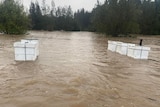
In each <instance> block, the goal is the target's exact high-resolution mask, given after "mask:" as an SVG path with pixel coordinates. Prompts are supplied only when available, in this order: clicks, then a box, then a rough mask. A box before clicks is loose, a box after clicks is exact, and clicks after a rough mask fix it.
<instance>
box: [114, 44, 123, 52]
mask: <svg viewBox="0 0 160 107" xmlns="http://www.w3.org/2000/svg"><path fill="white" fill-rule="evenodd" d="M116 43H117V46H116V52H117V53H121V47H122V44H123V42H116Z"/></svg>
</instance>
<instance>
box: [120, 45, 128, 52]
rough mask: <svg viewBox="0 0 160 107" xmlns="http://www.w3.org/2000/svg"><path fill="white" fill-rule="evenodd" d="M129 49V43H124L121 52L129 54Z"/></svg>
mask: <svg viewBox="0 0 160 107" xmlns="http://www.w3.org/2000/svg"><path fill="white" fill-rule="evenodd" d="M127 51H128V43H122V44H121V51H120V54H122V55H127Z"/></svg>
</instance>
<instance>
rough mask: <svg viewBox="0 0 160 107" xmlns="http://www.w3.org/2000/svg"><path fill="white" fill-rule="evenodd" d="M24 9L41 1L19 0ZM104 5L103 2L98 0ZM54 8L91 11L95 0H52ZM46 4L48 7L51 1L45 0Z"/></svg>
mask: <svg viewBox="0 0 160 107" xmlns="http://www.w3.org/2000/svg"><path fill="white" fill-rule="evenodd" d="M21 1H22V2H23V4H24V6H25V7H27V8H29V6H30V3H31V1H33V2H34V1H38V2H39V4H40V5H41V4H42V0H21ZM99 1H100V2H101V3H104V1H105V0H99ZM54 2H55V5H56V7H58V6H69V5H70V6H71V7H72V10H73V11H76V10H77V9H81V8H85V10H88V11H91V10H92V8H93V7H94V6H95V4H96V3H97V0H54ZM46 4H47V5H49V6H50V4H51V0H46Z"/></svg>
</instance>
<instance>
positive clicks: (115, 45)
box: [108, 41, 117, 52]
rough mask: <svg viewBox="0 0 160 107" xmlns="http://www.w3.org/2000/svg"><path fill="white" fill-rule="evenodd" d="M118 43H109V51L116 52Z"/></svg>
mask: <svg viewBox="0 0 160 107" xmlns="http://www.w3.org/2000/svg"><path fill="white" fill-rule="evenodd" d="M116 47H117V43H116V42H115V41H108V50H110V51H112V52H115V51H116Z"/></svg>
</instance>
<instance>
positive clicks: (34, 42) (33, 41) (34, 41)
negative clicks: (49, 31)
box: [21, 39, 39, 56]
mask: <svg viewBox="0 0 160 107" xmlns="http://www.w3.org/2000/svg"><path fill="white" fill-rule="evenodd" d="M21 43H31V44H36V54H37V56H39V41H38V39H22V40H21Z"/></svg>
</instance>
